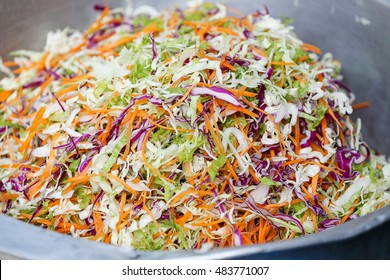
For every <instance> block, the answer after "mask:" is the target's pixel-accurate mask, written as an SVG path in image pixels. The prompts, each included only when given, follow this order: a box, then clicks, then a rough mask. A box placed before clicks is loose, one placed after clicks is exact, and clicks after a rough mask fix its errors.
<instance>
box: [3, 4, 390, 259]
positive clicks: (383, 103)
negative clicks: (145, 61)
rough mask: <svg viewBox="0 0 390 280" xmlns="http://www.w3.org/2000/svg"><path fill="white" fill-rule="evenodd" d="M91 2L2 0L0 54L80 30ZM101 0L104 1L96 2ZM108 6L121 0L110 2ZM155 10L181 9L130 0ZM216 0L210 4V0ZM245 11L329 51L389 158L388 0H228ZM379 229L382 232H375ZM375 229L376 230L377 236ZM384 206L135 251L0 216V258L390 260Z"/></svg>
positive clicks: (389, 218) (389, 217)
mask: <svg viewBox="0 0 390 280" xmlns="http://www.w3.org/2000/svg"><path fill="white" fill-rule="evenodd" d="M96 2H97V1H96V0H83V1H79V0H67V1H60V0H39V1H38V0H1V1H0V38H1V40H0V55H1V56H2V57H3V58H4V57H6V56H7V54H8V53H9V52H10V51H12V50H16V49H35V50H40V49H42V48H43V44H44V42H45V36H46V34H47V32H48V31H50V30H55V29H57V28H64V27H66V26H70V27H72V28H78V29H83V28H85V27H86V26H87V25H88V24H89V23H90V22H91V21H92V19H93V18H94V17H96V13H95V12H94V11H93V8H92V7H93V4H96ZM101 2H103V1H101ZM109 2H110V5H111V6H112V7H115V6H120V5H124V4H125V3H124V1H123V0H122V1H120V0H110V1H109ZM133 2H134V4H135V6H139V5H143V4H147V5H152V6H153V7H155V8H156V9H165V8H170V7H171V8H172V7H174V5H175V4H176V5H177V6H183V5H184V4H185V1H179V0H164V1H158V0H155V1H153V0H144V1H141V0H140V1H137V0H135V1H133ZM211 2H215V1H211ZM225 2H226V3H227V4H228V5H229V6H232V7H233V8H236V9H238V10H240V11H242V12H243V13H250V12H253V11H255V10H256V9H259V8H262V4H265V5H267V6H268V8H269V10H270V11H271V14H272V15H273V16H276V17H280V16H286V17H290V18H293V19H294V25H295V27H296V29H295V30H296V33H297V34H298V36H299V37H300V38H301V39H302V40H303V41H305V42H308V43H311V44H314V45H317V46H319V47H320V48H321V49H322V51H323V52H331V53H333V54H334V57H335V58H337V59H338V60H340V61H341V63H342V73H343V74H344V77H345V83H346V84H347V85H348V86H349V87H350V88H351V89H352V90H353V92H354V93H355V95H356V98H357V102H359V101H369V102H370V107H369V108H368V109H364V110H361V111H359V112H357V113H355V114H354V117H355V118H357V117H360V118H362V127H363V138H364V139H365V140H366V142H367V143H368V144H369V145H370V146H371V147H374V148H376V149H377V150H378V151H380V152H381V153H384V154H386V155H390V145H389V140H390V139H389V138H390V137H389V135H390V134H389V132H388V128H387V127H388V123H387V121H389V119H390V118H389V117H390V110H388V109H387V106H388V105H389V104H390V79H388V78H387V73H388V64H389V62H390V52H389V51H388V46H389V45H390V33H389V30H390V20H389V15H390V0H317V1H311V0H290V1H286V0H263V1H253V0H239V1H238V0H227V1H225ZM379 233H380V234H379ZM378 234H379V235H378ZM389 234H390V207H385V208H383V209H381V210H379V211H376V212H375V213H372V214H370V215H367V216H365V217H361V218H358V219H356V220H354V221H350V222H348V223H346V224H344V225H341V226H338V227H335V228H333V229H330V230H327V231H325V232H322V233H319V234H313V235H310V236H306V237H301V238H297V239H294V240H289V241H278V242H273V243H268V244H264V245H253V246H244V247H240V248H231V249H215V250H211V251H209V252H207V253H199V252H195V251H192V252H182V251H181V252H136V251H132V250H129V249H125V248H121V247H116V246H111V245H105V244H100V243H94V242H91V241H87V240H79V239H75V238H73V237H70V236H65V235H61V234H58V233H55V232H51V231H48V230H44V229H41V228H38V227H34V226H32V225H29V224H26V223H23V222H20V221H17V220H14V219H11V218H9V217H6V216H3V215H1V216H0V258H30V259H134V258H143V259H167V258H234V259H238V258H258V259H270V258H304V259H307V258H390V239H389V238H388V236H389Z"/></svg>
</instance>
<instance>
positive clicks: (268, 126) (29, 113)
mask: <svg viewBox="0 0 390 280" xmlns="http://www.w3.org/2000/svg"><path fill="white" fill-rule="evenodd" d="M95 8H96V9H97V10H100V12H101V14H100V17H99V18H98V19H97V20H96V21H95V22H94V23H93V24H92V25H91V26H90V27H89V28H88V29H87V30H86V31H85V32H84V33H82V32H79V31H77V30H72V29H69V28H66V29H64V30H58V31H55V32H50V33H49V34H48V38H47V43H46V46H45V49H44V51H42V52H34V51H26V50H20V51H16V52H13V53H12V55H13V56H15V57H14V60H13V61H5V62H2V61H1V63H0V65H1V68H0V69H1V71H2V72H4V73H5V75H6V77H5V78H3V79H2V80H1V81H0V193H1V196H0V206H1V211H2V212H3V213H5V214H7V215H9V216H12V217H14V218H16V219H20V220H23V221H26V222H28V223H31V224H35V225H39V226H41V227H44V228H49V229H51V230H54V231H57V232H61V233H65V234H71V235H73V236H75V237H80V238H84V239H90V240H97V241H102V242H106V243H112V244H118V245H123V246H129V247H132V248H135V249H139V250H174V249H197V248H206V249H207V248H211V247H214V248H215V247H229V246H240V245H244V244H255V243H264V242H269V241H274V240H280V239H291V238H294V237H298V236H303V235H305V234H310V233H314V232H319V231H323V230H326V229H328V228H331V227H333V226H335V225H338V224H342V223H344V222H346V221H348V220H350V219H355V218H356V217H358V216H361V215H365V214H367V213H369V212H372V211H374V210H376V209H378V208H381V207H383V206H385V205H387V204H389V202H390V192H389V187H390V164H389V163H388V162H387V161H386V158H385V157H384V156H380V155H379V154H378V153H376V152H374V151H373V150H371V149H370V148H368V147H367V145H366V144H365V143H364V142H363V140H362V138H361V133H360V128H361V127H360V121H357V122H356V123H354V122H352V121H351V119H350V117H349V115H350V114H351V113H352V111H353V109H356V108H359V107H364V106H366V104H365V103H363V104H357V105H355V106H351V102H352V101H353V94H352V93H351V92H350V90H349V89H348V88H347V87H346V86H345V85H343V84H342V83H341V82H340V79H341V76H340V63H339V62H338V61H337V60H334V59H333V58H332V56H331V55H330V54H325V55H323V56H320V50H319V48H317V47H315V46H313V45H310V44H307V43H303V42H301V41H300V40H299V39H298V38H297V37H296V35H295V34H294V33H293V28H292V27H291V26H289V25H288V24H287V23H286V22H283V21H282V20H279V19H275V18H272V17H270V16H269V14H268V11H267V9H263V10H261V11H256V12H255V13H253V14H249V15H242V14H240V13H239V12H237V11H235V10H232V9H230V8H228V7H226V6H224V5H220V4H216V5H213V4H202V5H200V6H196V7H190V8H189V9H187V10H181V9H175V10H173V11H165V12H162V13H157V12H156V11H155V10H154V9H152V8H150V7H141V8H139V9H136V10H132V9H130V8H127V9H112V10H110V9H109V8H106V7H101V6H95ZM230 14H233V15H234V16H232V15H230Z"/></svg>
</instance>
